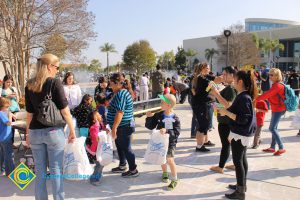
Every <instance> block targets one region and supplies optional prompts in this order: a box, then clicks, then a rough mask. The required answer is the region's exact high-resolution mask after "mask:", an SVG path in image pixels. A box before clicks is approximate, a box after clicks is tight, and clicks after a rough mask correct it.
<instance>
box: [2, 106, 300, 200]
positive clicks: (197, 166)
mask: <svg viewBox="0 0 300 200" xmlns="http://www.w3.org/2000/svg"><path fill="white" fill-rule="evenodd" d="M175 112H176V113H177V114H178V115H179V117H180V120H181V124H182V132H181V135H180V139H179V142H178V145H177V150H176V155H175V161H176V163H177V165H178V177H179V179H180V183H179V185H178V187H177V188H176V189H175V190H174V191H167V190H166V186H167V184H165V183H162V182H161V181H160V177H161V174H162V172H161V169H160V166H155V165H149V164H147V163H145V162H144V159H143V155H144V153H145V149H146V147H147V142H148V139H149V132H150V131H149V130H147V129H146V128H145V127H144V122H145V117H142V118H137V119H136V124H137V128H136V133H135V135H134V144H133V149H134V152H135V153H136V156H137V163H138V170H139V171H140V176H139V177H137V178H131V179H124V178H122V177H120V175H119V174H112V173H110V170H111V168H112V167H115V166H117V163H112V164H110V165H109V166H107V167H105V168H104V178H103V182H102V185H100V186H98V187H96V186H92V185H90V184H89V183H88V182H87V181H65V193H66V199H116V200H118V199H122V200H123V199H124V200H125V199H131V200H133V199H165V200H175V199H176V200H177V199H178V200H180V199H182V200H183V199H225V197H224V194H225V193H226V192H231V191H230V190H229V189H227V188H226V187H227V185H228V184H229V183H235V172H234V171H230V170H225V173H224V174H216V173H213V172H211V171H209V167H210V166H212V165H217V164H218V161H219V153H220V147H221V142H220V139H219V136H218V132H217V122H216V119H215V118H214V127H215V129H213V131H212V132H210V133H209V137H210V140H211V141H213V142H214V143H216V146H215V147H213V148H211V152H210V153H198V152H195V140H194V139H190V125H191V118H192V112H191V110H190V107H189V105H188V104H183V105H177V106H176V109H175ZM293 114H294V113H287V114H286V115H285V117H284V118H283V119H282V120H281V122H280V124H279V130H280V135H281V136H282V139H283V142H284V144H285V148H286V150H287V152H286V153H285V154H284V155H282V156H279V157H275V156H273V155H272V154H268V153H264V152H262V151H261V149H263V148H267V147H269V144H270V138H271V133H270V132H269V131H268V130H267V129H268V126H269V122H270V112H269V113H268V114H267V117H266V122H265V126H264V127H263V131H262V139H263V144H262V145H261V146H260V147H259V149H249V150H248V154H247V155H248V163H249V173H248V182H247V186H248V191H247V196H246V199H247V200H252V199H253V200H254V199H255V200H260V199H261V200H262V199H264V200H277V199H278V200H279V199H284V200H299V199H300V156H299V155H300V147H299V144H300V137H297V136H296V134H297V133H298V130H295V129H293V128H291V127H290V123H291V120H292V116H293ZM229 162H232V161H229ZM47 184H48V187H47V188H48V194H49V199H52V193H51V182H50V181H48V182H47ZM0 198H1V200H6V199H9V200H13V199H22V200H23V199H24V200H27V199H34V181H33V182H32V183H31V184H30V185H29V186H28V187H27V188H26V189H25V190H24V191H21V190H19V189H18V188H17V187H16V186H15V185H14V184H13V183H12V182H11V181H10V180H9V179H8V178H6V177H0Z"/></svg>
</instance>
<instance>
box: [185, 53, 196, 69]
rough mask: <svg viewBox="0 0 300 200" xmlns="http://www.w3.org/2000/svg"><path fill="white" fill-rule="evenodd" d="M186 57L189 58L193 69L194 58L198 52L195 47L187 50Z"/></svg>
mask: <svg viewBox="0 0 300 200" xmlns="http://www.w3.org/2000/svg"><path fill="white" fill-rule="evenodd" d="M185 55H186V57H188V58H189V65H190V69H192V58H193V57H194V56H195V55H197V52H196V51H195V50H194V49H188V50H187V51H186V52H185Z"/></svg>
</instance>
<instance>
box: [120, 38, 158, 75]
mask: <svg viewBox="0 0 300 200" xmlns="http://www.w3.org/2000/svg"><path fill="white" fill-rule="evenodd" d="M123 62H124V67H125V69H126V70H132V69H133V70H134V71H136V72H137V73H138V74H141V73H143V72H145V71H148V70H151V69H153V68H154V67H155V65H156V55H155V51H154V50H153V49H152V47H151V46H150V44H149V42H148V41H146V40H140V41H138V42H134V43H133V44H132V45H129V46H127V48H126V49H125V51H124V54H123Z"/></svg>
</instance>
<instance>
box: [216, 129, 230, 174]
mask: <svg viewBox="0 0 300 200" xmlns="http://www.w3.org/2000/svg"><path fill="white" fill-rule="evenodd" d="M218 131H219V135H220V139H221V143H222V149H221V154H220V161H219V167H220V168H224V166H225V163H226V161H227V159H228V157H229V155H230V143H229V142H228V136H229V133H230V128H229V125H227V124H218Z"/></svg>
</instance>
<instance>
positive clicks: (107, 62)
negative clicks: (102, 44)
mask: <svg viewBox="0 0 300 200" xmlns="http://www.w3.org/2000/svg"><path fill="white" fill-rule="evenodd" d="M106 65H107V76H109V70H108V66H109V61H108V52H106Z"/></svg>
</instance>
